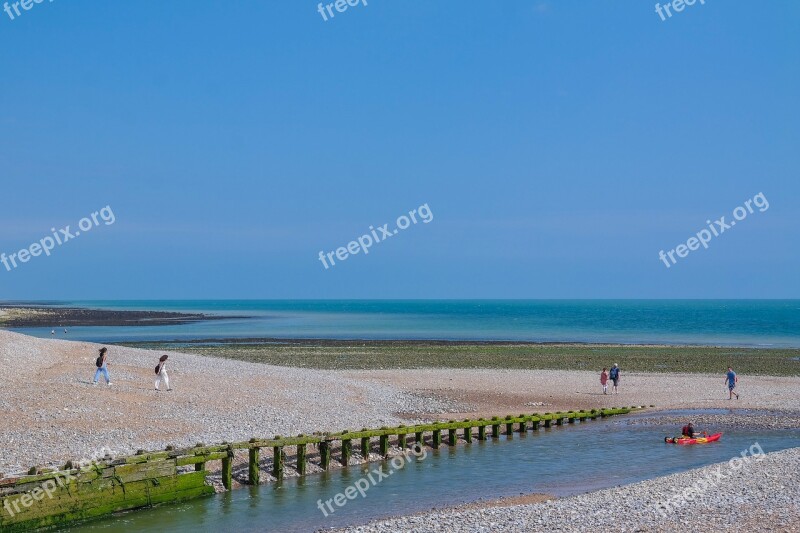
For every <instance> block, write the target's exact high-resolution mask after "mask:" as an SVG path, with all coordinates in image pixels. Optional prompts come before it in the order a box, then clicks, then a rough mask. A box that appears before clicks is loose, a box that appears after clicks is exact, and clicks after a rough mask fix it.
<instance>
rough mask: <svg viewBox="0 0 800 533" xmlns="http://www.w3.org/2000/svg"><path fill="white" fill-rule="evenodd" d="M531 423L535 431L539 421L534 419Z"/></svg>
mask: <svg viewBox="0 0 800 533" xmlns="http://www.w3.org/2000/svg"><path fill="white" fill-rule="evenodd" d="M531 424H532V425H533V430H534V431H537V430H538V429H539V421H538V420H534V421H533V422H531Z"/></svg>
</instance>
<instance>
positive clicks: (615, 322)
mask: <svg viewBox="0 0 800 533" xmlns="http://www.w3.org/2000/svg"><path fill="white" fill-rule="evenodd" d="M29 303H34V302H29ZM39 303H40V304H46V305H52V306H66V307H87V308H94V309H113V310H126V309H127V310H151V311H183V312H193V313H207V314H211V315H216V316H220V317H223V318H222V319H220V320H213V321H202V322H195V323H191V324H183V325H168V326H147V325H144V326H123V327H119V326H102V327H96V326H80V327H77V326H76V327H69V328H68V332H67V333H66V334H65V333H64V332H63V327H59V324H53V326H52V327H53V328H56V336H57V337H59V338H63V337H66V338H70V339H76V340H86V341H92V342H136V341H173V340H174V341H182V340H183V341H198V340H206V341H209V342H213V341H215V340H220V339H248V342H256V341H254V340H253V339H262V340H261V341H258V342H263V339H366V340H408V339H419V340H458V341H528V342H565V343H620V344H667V345H682V344H693V345H715V346H741V347H763V348H781V347H783V348H797V347H800V300H106V301H60V302H52V301H50V302H39ZM51 330H52V328H50V327H47V328H17V329H16V331H20V332H23V333H27V334H30V335H35V336H38V337H50V336H51Z"/></svg>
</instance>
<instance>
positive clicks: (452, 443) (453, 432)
mask: <svg viewBox="0 0 800 533" xmlns="http://www.w3.org/2000/svg"><path fill="white" fill-rule="evenodd" d="M447 431H448V436H449V437H450V440H449V442H448V444H449V445H450V446H455V445H456V443H457V442H458V437H457V436H456V430H455V429H449V430H447Z"/></svg>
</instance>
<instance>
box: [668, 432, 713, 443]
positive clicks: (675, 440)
mask: <svg viewBox="0 0 800 533" xmlns="http://www.w3.org/2000/svg"><path fill="white" fill-rule="evenodd" d="M721 436H722V433H714V434H713V435H708V436H707V437H664V442H669V443H671V444H708V443H709V442H716V441H718V440H719V438H720V437H721Z"/></svg>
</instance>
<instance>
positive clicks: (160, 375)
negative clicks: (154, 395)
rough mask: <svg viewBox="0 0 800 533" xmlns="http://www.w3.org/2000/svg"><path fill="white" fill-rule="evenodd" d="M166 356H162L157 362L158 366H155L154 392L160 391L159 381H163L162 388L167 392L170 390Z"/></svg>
mask: <svg viewBox="0 0 800 533" xmlns="http://www.w3.org/2000/svg"><path fill="white" fill-rule="evenodd" d="M168 357H169V356H168V355H162V356H161V359H159V360H158V364H157V365H156V376H157V377H156V390H161V380H162V379H163V380H164V386H166V387H167V390H168V391H171V390H172V389H171V388H170V387H169V375H168V374H167V358H168Z"/></svg>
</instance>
